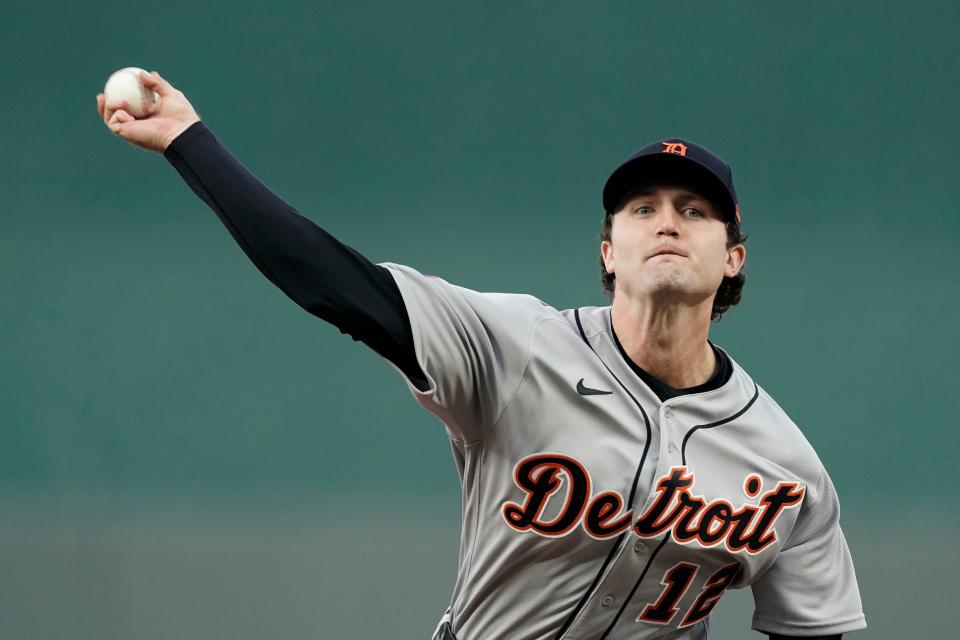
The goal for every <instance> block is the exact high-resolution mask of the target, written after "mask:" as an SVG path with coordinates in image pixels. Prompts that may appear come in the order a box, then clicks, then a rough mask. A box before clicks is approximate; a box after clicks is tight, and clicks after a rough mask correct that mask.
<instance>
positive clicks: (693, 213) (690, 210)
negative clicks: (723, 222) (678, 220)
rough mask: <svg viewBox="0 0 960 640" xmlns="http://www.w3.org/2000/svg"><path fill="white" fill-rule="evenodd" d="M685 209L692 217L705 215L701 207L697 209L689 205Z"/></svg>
mask: <svg viewBox="0 0 960 640" xmlns="http://www.w3.org/2000/svg"><path fill="white" fill-rule="evenodd" d="M685 211H686V212H687V215H690V216H692V217H694V218H702V217H704V213H703V211H700V209H697V208H694V207H687V208H686V209H685Z"/></svg>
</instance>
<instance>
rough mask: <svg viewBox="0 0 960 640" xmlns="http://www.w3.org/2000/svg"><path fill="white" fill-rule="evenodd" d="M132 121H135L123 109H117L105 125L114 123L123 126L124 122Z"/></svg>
mask: <svg viewBox="0 0 960 640" xmlns="http://www.w3.org/2000/svg"><path fill="white" fill-rule="evenodd" d="M132 120H135V118H134V117H133V116H131V115H130V114H129V113H127V112H126V111H124V110H123V109H117V110H116V111H114V112H113V115H111V116H110V120H109V121H108V122H107V124H115V123H119V124H123V123H124V122H130V121H132Z"/></svg>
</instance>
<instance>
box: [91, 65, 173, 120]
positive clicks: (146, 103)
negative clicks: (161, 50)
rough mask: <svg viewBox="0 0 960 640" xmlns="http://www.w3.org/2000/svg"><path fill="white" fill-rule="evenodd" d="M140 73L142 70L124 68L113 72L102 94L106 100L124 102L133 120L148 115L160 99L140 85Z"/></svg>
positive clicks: (153, 92)
mask: <svg viewBox="0 0 960 640" xmlns="http://www.w3.org/2000/svg"><path fill="white" fill-rule="evenodd" d="M141 71H143V69H140V68H139V67H124V68H123V69H120V70H119V71H114V72H113V74H112V75H111V76H110V77H109V78H107V84H105V85H104V87H103V94H104V96H106V98H107V100H126V101H127V105H128V108H127V109H126V111H127V113H129V114H130V115H132V116H133V117H134V118H144V117H146V116H148V115H150V114H151V113H152V112H153V107H154V105H156V103H157V101H158V100H159V99H160V96H158V95H157V94H156V92H155V91H151V90H150V89H147V88H146V87H145V86H143V84H141V83H140V76H139V73H140V72H141Z"/></svg>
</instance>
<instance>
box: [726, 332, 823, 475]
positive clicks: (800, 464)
mask: <svg viewBox="0 0 960 640" xmlns="http://www.w3.org/2000/svg"><path fill="white" fill-rule="evenodd" d="M724 353H726V354H727V356H728V357H730V354H729V352H726V351H724ZM730 361H731V363H732V364H733V367H734V373H733V375H734V376H735V377H739V378H740V379H741V380H742V381H744V382H742V383H741V386H742V387H743V388H744V389H746V388H751V389H753V390H754V391H753V393H754V394H755V396H756V399H755V400H754V403H753V405H752V406H751V407H750V410H749V412H748V414H747V417H749V422H750V423H751V424H752V425H754V427H755V429H756V432H757V433H758V434H759V435H760V436H761V438H762V444H761V445H760V446H761V447H762V448H763V449H764V450H765V455H766V457H768V458H769V459H770V460H772V461H774V462H776V463H777V464H778V465H780V466H782V467H783V468H785V469H787V470H789V471H790V472H791V473H792V474H794V475H796V476H797V477H799V478H801V479H802V480H803V481H804V482H807V483H816V482H818V481H819V478H820V477H821V475H822V474H823V473H824V467H823V463H822V462H821V461H820V458H819V456H818V455H817V452H816V451H815V450H814V448H813V445H811V444H810V441H809V440H808V439H807V437H806V436H805V435H804V433H803V430H802V429H801V428H800V426H799V425H797V423H796V422H795V421H794V420H793V419H792V418H791V417H790V416H789V415H788V414H787V412H786V411H785V410H784V409H783V407H782V406H781V405H780V404H779V403H778V402H777V401H776V400H775V399H774V398H773V396H771V395H770V393H769V392H767V390H766V389H764V388H763V386H762V385H760V384H759V383H757V381H756V380H754V379H753V378H752V377H751V376H750V374H749V373H747V371H746V370H745V369H744V368H743V367H742V366H741V365H740V364H739V363H737V361H736V360H734V359H733V358H732V357H730Z"/></svg>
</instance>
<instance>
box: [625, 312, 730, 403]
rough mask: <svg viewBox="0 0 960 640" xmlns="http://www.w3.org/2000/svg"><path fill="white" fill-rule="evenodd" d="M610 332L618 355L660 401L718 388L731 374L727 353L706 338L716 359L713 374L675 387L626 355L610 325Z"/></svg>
mask: <svg viewBox="0 0 960 640" xmlns="http://www.w3.org/2000/svg"><path fill="white" fill-rule="evenodd" d="M610 333H612V334H613V341H614V342H615V343H617V350H618V351H619V352H620V356H621V357H622V358H623V360H624V361H625V362H626V363H627V364H628V365H629V366H630V368H631V369H632V370H633V372H634V373H635V374H637V375H638V376H639V377H640V379H641V380H643V381H644V383H646V385H647V386H648V387H650V389H651V390H652V391H653V392H654V393H655V394H657V397H658V398H660V402H664V401H666V400H669V399H670V398H676V397H677V396H685V395H688V394H691V393H701V392H703V391H713V390H714V389H719V388H720V387H722V386H723V385H725V384H726V383H727V380H729V379H730V376H731V375H732V374H733V365H731V363H730V358H728V357H727V354H725V353H724V352H723V351H721V350H720V349H718V348H717V347H716V346H714V344H713V343H712V342H710V341H709V340H707V344H709V345H710V348H711V349H713V355H714V357H715V359H716V366H715V368H714V370H713V375H711V376H710V379H709V380H707V381H706V382H704V383H703V384H698V385H697V386H695V387H687V388H686V389H675V388H673V387H671V386H670V385H668V384H666V383H665V382H663V381H661V380H660V379H659V378H656V377H655V376H653V375H651V374H650V373H648V372H647V371H644V370H643V369H642V368H641V367H640V366H639V365H638V364H637V363H636V362H634V361H633V360H631V359H630V356H628V355H627V352H626V351H624V350H623V345H621V344H620V338H618V337H617V332H616V331H614V330H613V327H612V326H611V327H610Z"/></svg>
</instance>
